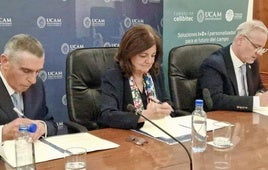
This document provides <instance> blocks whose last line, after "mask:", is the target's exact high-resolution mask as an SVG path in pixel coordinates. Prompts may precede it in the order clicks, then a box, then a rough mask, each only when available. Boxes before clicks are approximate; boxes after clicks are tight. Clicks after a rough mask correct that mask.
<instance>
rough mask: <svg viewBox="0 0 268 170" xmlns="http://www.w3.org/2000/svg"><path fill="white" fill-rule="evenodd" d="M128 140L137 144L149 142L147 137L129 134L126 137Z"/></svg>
mask: <svg viewBox="0 0 268 170" xmlns="http://www.w3.org/2000/svg"><path fill="white" fill-rule="evenodd" d="M126 141H127V142H134V143H135V144H136V145H141V146H142V145H144V144H145V143H148V141H146V140H145V139H143V138H139V137H136V136H132V135H131V136H129V137H127V138H126Z"/></svg>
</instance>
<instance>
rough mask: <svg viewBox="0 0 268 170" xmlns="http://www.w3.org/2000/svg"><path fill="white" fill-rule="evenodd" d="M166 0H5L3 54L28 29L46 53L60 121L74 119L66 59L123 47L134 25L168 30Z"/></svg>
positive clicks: (51, 103) (0, 15) (49, 88)
mask: <svg viewBox="0 0 268 170" xmlns="http://www.w3.org/2000/svg"><path fill="white" fill-rule="evenodd" d="M162 19H163V1H162V0H23V1H22V0H1V1H0V32H1V38H0V50H1V51H0V53H2V52H3V51H2V50H3V47H4V44H5V43H6V41H7V40H8V39H9V38H10V37H11V36H13V35H15V34H18V33H26V34H30V35H32V36H35V37H36V38H37V39H39V40H40V41H41V43H42V44H43V46H44V49H45V52H46V58H45V65H44V70H43V71H41V72H40V74H39V76H40V77H41V78H42V79H43V81H44V83H45V88H46V92H47V94H46V97H47V105H48V107H49V110H50V111H51V112H52V113H53V114H54V116H55V119H56V121H66V120H68V115H67V107H66V105H67V101H66V95H65V94H66V92H65V60H66V57H67V54H68V53H69V52H70V51H72V50H75V49H77V48H86V47H103V46H107V47H111V46H115V47H116V46H118V45H119V42H120V40H121V37H122V35H123V34H124V32H125V31H126V30H127V29H129V28H130V27H131V26H132V25H136V24H140V23H145V24H149V25H151V26H152V27H153V28H155V29H156V30H157V31H158V32H159V33H160V34H162Z"/></svg>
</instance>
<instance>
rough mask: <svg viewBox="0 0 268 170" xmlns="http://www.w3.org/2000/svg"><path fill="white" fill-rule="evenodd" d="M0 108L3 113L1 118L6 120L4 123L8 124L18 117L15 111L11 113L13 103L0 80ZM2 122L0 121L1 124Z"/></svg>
mask: <svg viewBox="0 0 268 170" xmlns="http://www.w3.org/2000/svg"><path fill="white" fill-rule="evenodd" d="M0 94H1V95H0V108H1V110H2V111H3V113H2V115H1V118H3V119H6V120H5V121H6V122H10V121H12V120H14V119H16V118H18V115H17V114H16V112H15V111H13V103H12V100H11V97H10V95H9V94H8V91H7V89H6V87H5V85H4V83H3V81H2V79H1V78H0ZM2 121H3V120H1V122H2Z"/></svg>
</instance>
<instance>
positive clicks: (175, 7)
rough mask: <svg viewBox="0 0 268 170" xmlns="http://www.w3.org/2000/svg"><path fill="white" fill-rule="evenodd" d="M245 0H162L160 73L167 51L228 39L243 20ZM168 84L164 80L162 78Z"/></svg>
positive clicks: (219, 42)
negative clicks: (177, 47) (162, 49)
mask: <svg viewBox="0 0 268 170" xmlns="http://www.w3.org/2000/svg"><path fill="white" fill-rule="evenodd" d="M248 2H249V1H248V0H235V1H234V0H224V1H219V0H217V1H215V0H202V1H197V0H168V1H164V10H163V11H164V16H163V18H164V19H163V20H164V24H163V25H164V27H163V46H164V47H163V48H164V60H163V66H164V72H165V73H166V75H167V69H168V54H169V51H170V50H171V49H172V48H173V47H176V46H181V45H184V44H201V43H218V44H221V45H223V46H225V45H227V44H229V43H231V42H232V39H233V37H234V35H235V29H236V27H237V26H238V25H239V24H240V23H242V22H244V21H246V20H247V10H248V4H249V3H248ZM166 84H167V87H168V79H167V77H166Z"/></svg>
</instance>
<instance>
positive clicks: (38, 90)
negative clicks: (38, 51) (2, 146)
mask: <svg viewBox="0 0 268 170" xmlns="http://www.w3.org/2000/svg"><path fill="white" fill-rule="evenodd" d="M22 96H23V102H24V114H25V116H26V117H28V118H29V119H33V120H43V121H45V122H46V124H47V130H48V135H49V136H51V135H56V133H57V126H56V123H55V122H54V121H53V116H52V114H50V113H49V112H48V108H47V106H46V97H45V90H44V86H43V82H42V80H41V79H40V78H37V81H36V84H34V85H32V86H31V87H30V88H29V89H28V90H27V91H26V92H23V93H22ZM13 107H14V106H13V103H12V100H11V97H10V95H9V94H8V91H7V89H6V87H5V85H4V83H3V81H2V79H1V78H0V125H4V124H6V123H9V122H11V121H12V120H14V119H16V118H18V115H17V113H16V112H15V111H13Z"/></svg>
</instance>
